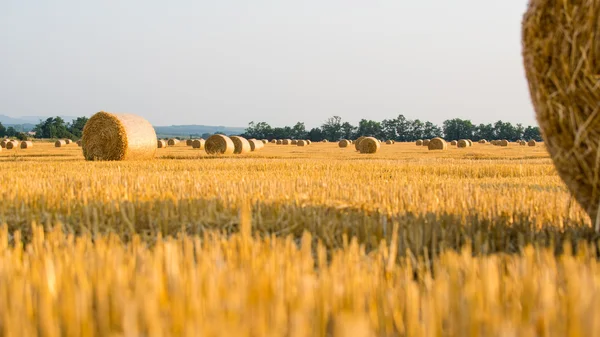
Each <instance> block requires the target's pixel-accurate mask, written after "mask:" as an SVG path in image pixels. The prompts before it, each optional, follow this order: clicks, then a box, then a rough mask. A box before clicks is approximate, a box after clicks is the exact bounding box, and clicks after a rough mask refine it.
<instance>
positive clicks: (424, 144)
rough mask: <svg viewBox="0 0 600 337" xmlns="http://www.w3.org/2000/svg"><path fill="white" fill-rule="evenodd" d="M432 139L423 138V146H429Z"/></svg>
mask: <svg viewBox="0 0 600 337" xmlns="http://www.w3.org/2000/svg"><path fill="white" fill-rule="evenodd" d="M430 141H431V139H423V146H429V142H430Z"/></svg>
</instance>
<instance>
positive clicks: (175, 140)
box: [167, 138, 179, 146]
mask: <svg viewBox="0 0 600 337" xmlns="http://www.w3.org/2000/svg"><path fill="white" fill-rule="evenodd" d="M177 144H179V139H176V138H171V139H169V141H168V142H167V145H169V146H175V145H177Z"/></svg>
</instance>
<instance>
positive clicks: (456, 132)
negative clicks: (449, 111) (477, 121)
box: [427, 118, 475, 140]
mask: <svg viewBox="0 0 600 337" xmlns="http://www.w3.org/2000/svg"><path fill="white" fill-rule="evenodd" d="M442 128H443V131H444V138H445V139H447V140H459V139H472V138H473V131H474V129H475V127H474V126H473V124H472V123H471V121H470V120H463V119H460V118H454V119H449V120H445V121H444V124H443V126H442ZM427 138H429V137H427Z"/></svg>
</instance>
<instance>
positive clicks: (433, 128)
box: [423, 122, 443, 138]
mask: <svg viewBox="0 0 600 337" xmlns="http://www.w3.org/2000/svg"><path fill="white" fill-rule="evenodd" d="M423 137H425V138H435V137H443V135H442V129H440V127H439V126H437V125H435V124H433V123H431V122H425V125H424V126H423Z"/></svg>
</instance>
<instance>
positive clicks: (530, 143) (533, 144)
mask: <svg viewBox="0 0 600 337" xmlns="http://www.w3.org/2000/svg"><path fill="white" fill-rule="evenodd" d="M536 144H537V143H536V142H535V140H533V139H531V140H529V141H528V142H527V145H528V146H535V145H536ZM523 145H525V141H523Z"/></svg>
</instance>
